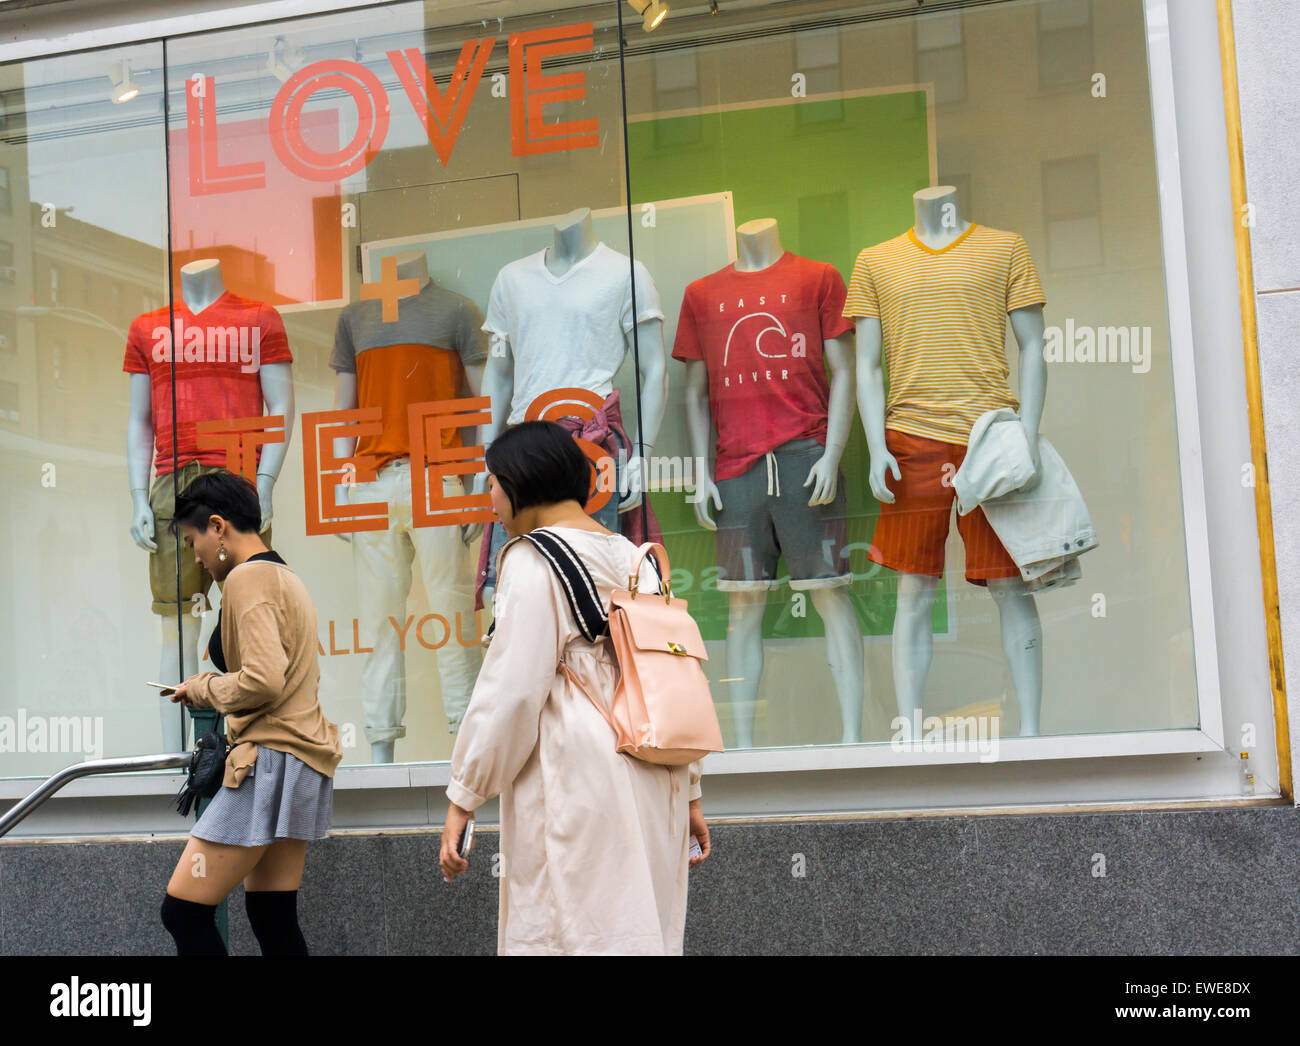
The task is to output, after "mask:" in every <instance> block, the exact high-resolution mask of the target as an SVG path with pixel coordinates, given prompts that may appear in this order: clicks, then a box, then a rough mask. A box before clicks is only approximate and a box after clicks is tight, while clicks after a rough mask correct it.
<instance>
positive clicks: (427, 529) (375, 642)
mask: <svg viewBox="0 0 1300 1046" xmlns="http://www.w3.org/2000/svg"><path fill="white" fill-rule="evenodd" d="M397 278H398V279H399V280H414V281H415V282H416V288H417V289H416V290H414V291H411V292H409V293H407V294H403V295H399V297H398V303H397V313H396V317H395V318H394V319H392V320H391V321H390V320H385V319H384V313H383V306H382V304H381V303H380V301H377V300H373V299H372V300H362V301H358V302H355V303H354V304H352V305H349V306H347V307H346V308H345V309H344V310H343V312H342V314H340V316H339V322H338V328H337V330H336V333H335V341H334V352H333V355H332V356H331V358H330V366H331V367H332V368H333V369H334V370H335V372H336V375H337V383H336V386H335V394H334V406H335V408H336V409H339V410H350V409H353V408H356V407H358V406H363V407H380V408H381V409H382V422H383V431H382V432H381V433H380V434H379V435H377V436H366V437H363V438H362V440H361V445H360V447H357V445H356V444H357V440H356V438H355V437H353V438H339V439H336V440H335V441H334V452H335V455H336V456H338V457H342V458H346V457H351V456H352V455H353V454H354V453H358V452H359V453H360V454H362V455H364V456H368V457H372V458H373V459H374V464H375V467H376V469H377V475H376V479H375V480H373V481H371V482H367V483H357V484H353V485H352V486H351V487H347V486H345V487H344V489H343V491H342V497H340V499H339V501H340V503H342V504H346V503H348V501H349V500H351V501H352V502H354V503H364V502H379V501H383V502H387V503H388V517H389V524H388V528H387V529H386V530H383V531H357V532H356V533H355V534H351V535H348V534H344V535H340V536H341V537H344V538H348V539H350V540H351V542H352V556H353V568H354V570H355V572H356V585H357V602H358V610H359V614H358V626H359V628H360V629H361V630H362V631H361V632H360V633H359V640H360V642H359V644H358V646H359V648H367V649H368V651H369V652H368V653H367V654H366V660H365V663H364V665H363V667H362V671H361V691H362V703H363V705H364V706H365V710H366V724H365V730H366V736H367V738H368V740H369V741H370V759H371V762H373V763H391V762H392V761H393V757H394V746H395V743H396V741H397V739H398V738H400V737H403V736H405V733H406V728H405V726H404V725H403V719H404V717H405V712H406V663H405V653H404V642H403V634H402V633H401V632H399V630H398V629H397V628H395V627H394V626H393V625H392V624H391V623H390V619H391V621H396V622H405V623H406V624H407V629H406V631H405V646H406V647H407V648H409V646H410V644H411V642H412V635H411V632H410V630H411V629H413V628H415V627H416V626H415V625H414V624H413V623H411V622H410V621H409V620H408V619H409V617H410V614H409V612H408V610H407V596H408V595H409V593H410V589H411V572H412V567H413V566H414V564H415V563H416V562H417V561H418V564H419V569H420V573H421V576H422V579H423V582H424V588H425V592H426V594H427V596H428V600H429V610H430V612H431V613H433V614H437V615H439V616H440V617H442V618H443V619H444V620H445V621H446V622H447V636H446V639H445V641H443V642H442V645H441V646H440V647H438V651H437V658H438V675H439V679H440V682H441V687H442V699H443V706H444V709H445V711H446V714H447V729H448V732H449V733H455V732H456V730H457V729H458V728H459V726H460V720H461V717H462V716H463V715H464V713H465V709H466V707H467V706H468V704H469V698H470V694H471V693H472V692H473V687H474V679H475V677H476V676H477V675H478V669H479V665H480V664H481V663H482V648H481V647H480V646H479V645H478V642H477V639H478V634H477V631H476V623H475V618H474V608H473V598H474V558H473V555H472V553H471V551H470V547H471V545H472V543H473V541H474V540H476V538H477V536H478V532H479V531H480V530H481V529H482V524H474V525H469V526H465V525H454V526H418V527H417V526H415V525H414V520H413V519H412V510H411V475H410V469H411V461H410V446H409V419H408V413H407V408H408V406H410V405H411V404H413V403H427V402H432V401H437V400H451V399H456V398H459V397H461V396H463V395H464V394H465V393H466V392H469V393H470V394H471V395H477V389H478V385H479V364H480V362H481V361H482V359H483V357H484V355H485V354H486V351H487V338H486V336H485V335H484V333H483V331H482V323H483V316H482V314H481V313H480V312H479V310H478V307H477V306H476V305H475V304H474V303H473V302H471V301H470V300H469V299H468V298H465V297H463V296H462V295H459V294H456V293H454V292H453V291H450V290H447V289H446V288H444V287H439V286H438V285H437V284H435V283H434V282H433V281H432V279H431V278H430V276H429V264H428V259H427V257H426V255H425V253H424V251H422V250H418V251H407V252H404V253H402V254H399V255H398V256H397ZM443 439H444V441H446V443H445V445H448V446H451V445H456V446H459V445H461V437H460V434H459V433H446V432H444V435H443ZM442 493H443V495H444V496H445V497H460V496H462V495H463V494H464V493H465V484H464V480H463V479H461V478H460V477H458V476H450V477H447V478H445V479H444V480H443V490H442ZM431 627H433V628H434V630H435V632H437V627H438V626H436V625H434V626H431ZM438 638H439V639H441V633H438ZM430 641H432V642H437V640H435V639H433V638H432V637H430Z"/></svg>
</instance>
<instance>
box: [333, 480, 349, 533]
mask: <svg viewBox="0 0 1300 1046" xmlns="http://www.w3.org/2000/svg"><path fill="white" fill-rule="evenodd" d="M334 504H336V505H350V504H352V484H351V483H340V484H338V486H337V488H336V490H335V493H334ZM334 536H335V537H336V538H338V539H339V540H340V541H346V542H348V543H349V544H351V543H352V535H351V534H335V535H334Z"/></svg>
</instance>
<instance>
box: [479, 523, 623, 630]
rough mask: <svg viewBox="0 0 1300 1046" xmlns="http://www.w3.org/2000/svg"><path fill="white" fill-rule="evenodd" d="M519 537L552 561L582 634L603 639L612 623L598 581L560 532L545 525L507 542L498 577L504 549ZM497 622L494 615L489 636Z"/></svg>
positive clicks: (499, 562) (551, 563)
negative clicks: (601, 597) (597, 586)
mask: <svg viewBox="0 0 1300 1046" xmlns="http://www.w3.org/2000/svg"><path fill="white" fill-rule="evenodd" d="M516 541H527V542H528V543H529V544H531V545H532V546H533V548H535V549H537V551H538V552H539V553H541V556H542V558H543V559H545V560H546V562H547V563H548V564H549V565H550V568H551V570H552V571H553V572H554V573H555V576H556V577H557V578H558V579H559V581H560V587H561V588H562V589H563V590H564V596H565V599H566V600H567V601H568V603H569V610H570V611H571V612H572V613H573V619H574V621H576V622H577V624H578V631H579V632H581V633H582V637H583V638H584V639H585V640H587V642H589V643H594V642H596V641H597V640H598V639H600V637H601V636H603V635H604V634H605V632H606V630H607V628H608V626H609V618H608V616H607V615H606V613H605V608H604V606H603V605H602V604H601V601H600V594H599V593H598V592H597V591H596V583H595V582H594V581H593V580H592V579H591V574H590V573H589V572H588V570H587V567H586V565H585V564H584V563H583V562H582V559H581V558H580V557H579V556H578V554H577V553H576V552H575V551H574V550H573V547H572V546H571V545H570V544H569V543H568V542H567V541H565V540H564V539H563V538H562V537H560V536H559V535H558V534H555V533H553V532H552V531H549V530H545V529H542V528H539V529H537V530H534V531H533V532H532V533H530V534H523V535H521V536H520V537H517V538H515V539H513V540H512V541H509V542H507V543H506V545H505V547H504V548H502V549H501V553H500V556H499V558H498V559H497V570H498V575H497V576H498V578H499V577H500V573H499V571H500V569H501V567H500V564H501V561H502V560H503V559H504V558H505V551H506V549H507V548H509V547H510V546H511V545H513V544H514V543H515V542H516ZM496 624H497V623H496V620H495V619H493V621H492V624H491V625H489V626H488V636H489V637H491V636H493V635H494V633H495V632H496Z"/></svg>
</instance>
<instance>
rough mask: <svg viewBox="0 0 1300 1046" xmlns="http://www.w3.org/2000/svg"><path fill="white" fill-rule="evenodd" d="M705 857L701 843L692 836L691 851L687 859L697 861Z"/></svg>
mask: <svg viewBox="0 0 1300 1046" xmlns="http://www.w3.org/2000/svg"><path fill="white" fill-rule="evenodd" d="M703 856H704V848H703V847H702V846H700V841H699V840H698V839H696V838H695V836H691V845H690V849H689V850H688V851H687V853H686V857H687V859H688V860H692V861H693V860H695V858H697V857H703Z"/></svg>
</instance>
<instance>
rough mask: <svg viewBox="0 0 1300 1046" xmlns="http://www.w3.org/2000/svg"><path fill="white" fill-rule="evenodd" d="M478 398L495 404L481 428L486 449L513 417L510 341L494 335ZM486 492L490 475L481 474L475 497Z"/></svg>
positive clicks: (475, 487)
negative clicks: (511, 412)
mask: <svg viewBox="0 0 1300 1046" xmlns="http://www.w3.org/2000/svg"><path fill="white" fill-rule="evenodd" d="M479 395H481V396H487V397H488V399H490V400H491V401H492V420H491V421H490V422H488V424H486V425H481V426H479V431H478V443H479V446H481V447H484V448H487V447H490V446H492V441H493V440H494V439H496V438H497V436H499V435H500V434H501V430H502V429H504V428H505V427H506V419H508V418H509V417H510V402H511V400H513V399H514V396H515V355H514V352H513V351H511V348H510V339H509V338H507V337H505V335H502V334H493V335H492V348H491V349H490V350H489V351H488V357H487V360H486V361H485V362H484V364H483V383H482V387H481V388H480V390H479ZM486 490H487V473H484V472H481V473H479V474H478V475H477V476H475V477H474V493H476V494H482V493H484V492H485V491H486Z"/></svg>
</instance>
